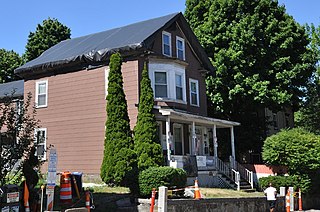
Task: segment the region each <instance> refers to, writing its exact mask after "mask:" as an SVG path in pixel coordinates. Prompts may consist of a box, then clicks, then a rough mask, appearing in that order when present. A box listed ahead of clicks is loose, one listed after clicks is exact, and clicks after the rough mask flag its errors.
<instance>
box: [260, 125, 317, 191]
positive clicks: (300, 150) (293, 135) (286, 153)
mask: <svg viewBox="0 0 320 212" xmlns="http://www.w3.org/2000/svg"><path fill="white" fill-rule="evenodd" d="M262 158H263V160H264V161H265V162H266V163H267V164H269V165H284V166H287V167H288V173H289V175H292V176H297V177H298V178H299V177H300V179H301V181H303V182H308V181H310V180H311V183H312V184H313V185H315V183H317V181H318V180H317V176H318V170H319V168H320V136H317V135H315V134H313V133H310V132H309V131H306V130H305V129H303V128H293V129H290V130H282V131H281V132H279V133H277V134H276V135H272V136H270V137H268V138H267V139H266V140H265V142H264V145H263V152H262ZM317 188H318V186H317Z"/></svg>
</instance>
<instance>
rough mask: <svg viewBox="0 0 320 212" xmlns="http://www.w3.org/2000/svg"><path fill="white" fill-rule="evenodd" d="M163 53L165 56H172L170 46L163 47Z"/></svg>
mask: <svg viewBox="0 0 320 212" xmlns="http://www.w3.org/2000/svg"><path fill="white" fill-rule="evenodd" d="M163 53H164V54H165V55H170V46H169V45H164V46H163Z"/></svg>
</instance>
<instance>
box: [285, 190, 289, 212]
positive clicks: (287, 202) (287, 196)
mask: <svg viewBox="0 0 320 212" xmlns="http://www.w3.org/2000/svg"><path fill="white" fill-rule="evenodd" d="M286 212H290V191H289V189H288V192H287V195H286Z"/></svg>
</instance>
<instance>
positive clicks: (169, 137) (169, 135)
mask: <svg viewBox="0 0 320 212" xmlns="http://www.w3.org/2000/svg"><path fill="white" fill-rule="evenodd" d="M166 142H167V159H168V164H169V161H170V160H171V133H170V118H169V117H167V119H166Z"/></svg>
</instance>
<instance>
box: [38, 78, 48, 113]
mask: <svg viewBox="0 0 320 212" xmlns="http://www.w3.org/2000/svg"><path fill="white" fill-rule="evenodd" d="M47 102H48V81H40V82H36V107H38V108H39V107H46V106H47Z"/></svg>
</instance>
